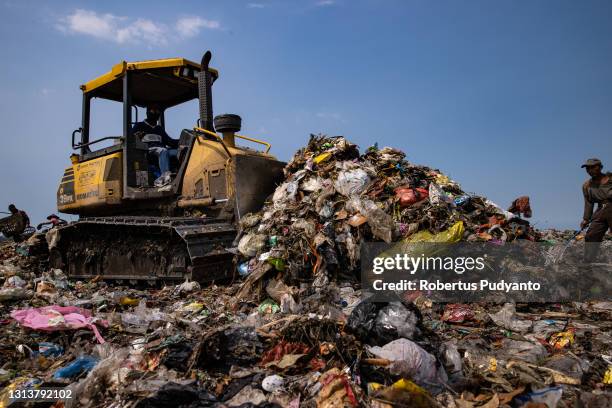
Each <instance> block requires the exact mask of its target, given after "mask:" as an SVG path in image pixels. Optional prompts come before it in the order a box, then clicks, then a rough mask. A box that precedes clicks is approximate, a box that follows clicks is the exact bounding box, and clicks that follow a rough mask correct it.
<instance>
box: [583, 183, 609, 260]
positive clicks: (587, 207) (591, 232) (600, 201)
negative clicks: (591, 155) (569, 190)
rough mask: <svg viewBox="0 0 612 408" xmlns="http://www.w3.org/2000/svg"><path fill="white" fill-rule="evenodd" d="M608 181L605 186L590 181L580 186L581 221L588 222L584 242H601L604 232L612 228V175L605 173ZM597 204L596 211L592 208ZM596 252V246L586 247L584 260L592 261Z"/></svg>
mask: <svg viewBox="0 0 612 408" xmlns="http://www.w3.org/2000/svg"><path fill="white" fill-rule="evenodd" d="M606 176H607V177H608V181H607V182H606V183H605V184H599V183H595V182H594V181H593V180H592V179H590V180H587V181H586V182H585V183H584V184H583V185H582V194H583V195H584V214H583V217H582V218H583V219H584V220H585V221H590V224H589V229H588V230H587V232H586V235H585V237H584V240H585V241H586V242H601V241H603V238H604V236H605V235H606V232H608V230H609V229H610V228H611V227H612V173H607V174H606ZM595 204H597V211H595V213H593V207H594V206H595ZM597 252H598V246H597V245H588V246H587V248H586V251H585V259H586V260H587V261H594V260H595V258H596V256H597Z"/></svg>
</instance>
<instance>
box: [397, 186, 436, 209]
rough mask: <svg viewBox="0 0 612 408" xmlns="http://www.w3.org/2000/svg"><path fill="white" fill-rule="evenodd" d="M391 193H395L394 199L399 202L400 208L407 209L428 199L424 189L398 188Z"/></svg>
mask: <svg viewBox="0 0 612 408" xmlns="http://www.w3.org/2000/svg"><path fill="white" fill-rule="evenodd" d="M393 192H394V193H395V198H397V199H398V200H399V205H400V207H401V208H406V207H409V206H411V205H412V204H414V203H417V202H419V201H421V200H424V199H426V198H427V197H429V192H428V191H427V190H425V189H424V188H414V189H412V188H409V187H398V188H396V189H395V190H393Z"/></svg>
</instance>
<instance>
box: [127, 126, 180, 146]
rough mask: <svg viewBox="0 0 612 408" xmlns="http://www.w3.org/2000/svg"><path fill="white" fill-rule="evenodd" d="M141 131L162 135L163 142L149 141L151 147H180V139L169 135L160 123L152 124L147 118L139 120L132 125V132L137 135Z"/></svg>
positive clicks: (143, 133)
mask: <svg viewBox="0 0 612 408" xmlns="http://www.w3.org/2000/svg"><path fill="white" fill-rule="evenodd" d="M139 132H142V135H143V136H144V135H146V134H149V133H151V134H154V135H159V136H161V138H162V140H161V143H157V142H149V143H147V144H148V146H149V147H165V148H169V149H176V148H178V140H176V139H173V138H171V137H170V136H168V134H167V133H166V131H165V130H164V128H163V127H161V126H160V125H155V126H151V125H150V124H149V123H148V122H147V121H146V120H144V121H142V122H138V123H136V124H135V125H134V127H132V134H133V135H135V134H137V133H139Z"/></svg>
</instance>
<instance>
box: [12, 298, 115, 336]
mask: <svg viewBox="0 0 612 408" xmlns="http://www.w3.org/2000/svg"><path fill="white" fill-rule="evenodd" d="M11 317H12V318H13V319H15V320H16V321H17V322H19V324H21V325H22V326H24V327H28V328H30V329H34V330H42V331H50V332H52V331H59V330H76V329H84V328H87V329H90V330H91V331H93V332H94V335H95V336H96V339H97V340H98V342H99V343H104V342H105V341H104V338H102V335H100V332H99V331H98V328H97V327H96V325H95V323H98V324H101V325H103V326H106V325H107V322H106V321H105V320H97V319H95V318H93V317H92V316H91V312H90V311H89V310H87V309H82V308H80V307H76V306H57V305H53V306H47V307H41V308H33V309H20V310H15V311H13V312H11Z"/></svg>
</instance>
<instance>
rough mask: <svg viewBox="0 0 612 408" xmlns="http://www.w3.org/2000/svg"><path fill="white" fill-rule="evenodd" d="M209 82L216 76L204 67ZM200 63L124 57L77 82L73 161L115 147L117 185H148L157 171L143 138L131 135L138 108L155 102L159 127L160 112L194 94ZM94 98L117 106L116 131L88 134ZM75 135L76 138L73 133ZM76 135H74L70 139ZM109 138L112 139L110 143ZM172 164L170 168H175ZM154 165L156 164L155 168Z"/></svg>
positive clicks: (106, 153)
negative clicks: (78, 120)
mask: <svg viewBox="0 0 612 408" xmlns="http://www.w3.org/2000/svg"><path fill="white" fill-rule="evenodd" d="M208 71H209V72H210V74H211V78H212V81H213V82H214V80H216V79H217V78H218V76H219V74H218V72H217V71H216V70H215V69H212V68H208ZM199 72H200V64H197V63H194V62H192V61H189V60H186V59H183V58H170V59H161V60H152V61H140V62H126V61H122V62H121V63H119V64H117V65H115V66H114V67H113V68H112V69H111V71H110V72H107V73H105V74H103V75H101V76H99V77H98V78H95V79H93V80H91V81H89V82H87V83H85V84H83V85H81V90H82V91H83V111H82V125H81V127H80V128H79V129H77V130H75V131H74V132H73V137H72V148H73V149H75V150H76V151H77V152H78V153H77V154H78V161H79V162H86V161H89V160H91V159H94V158H96V157H102V156H106V155H108V154H111V153H115V152H121V153H122V157H123V163H122V164H123V166H122V167H123V169H124V171H123V176H124V180H123V184H124V186H125V187H126V188H128V189H129V188H130V187H134V188H138V187H145V186H148V185H152V183H151V180H150V179H151V178H152V176H158V175H159V173H158V172H156V169H155V161H156V160H155V158H154V157H152V155H151V154H150V153H149V152H148V148H147V145H146V143H143V142H142V139H141V138H140V137H138V136H137V135H134V134H132V128H133V126H134V125H135V124H136V122H138V121H141V120H143V119H144V117H139V114H138V113H139V110H138V108H146V107H147V106H156V107H158V108H159V109H160V110H161V116H160V120H159V125H160V126H161V127H162V128H165V111H166V110H167V109H169V108H172V107H175V106H177V105H180V104H183V103H185V102H188V101H192V100H194V99H197V98H198V74H199ZM95 98H99V99H104V100H108V101H115V102H119V103H121V104H122V105H123V115H122V116H123V117H122V133H121V134H119V135H104V136H103V137H100V138H97V139H94V140H92V139H91V137H90V124H91V105H92V101H93V100H94V99H95ZM78 135H80V138H79V137H78ZM76 139H78V140H76ZM109 142H111V143H113V144H112V145H111V146H104V145H108V144H109ZM177 166H178V165H177V164H175V167H174V169H173V170H175V171H176V170H177V168H176V167H177ZM157 170H158V169H157Z"/></svg>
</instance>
